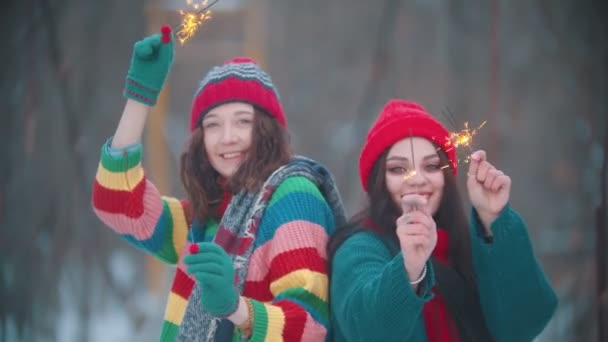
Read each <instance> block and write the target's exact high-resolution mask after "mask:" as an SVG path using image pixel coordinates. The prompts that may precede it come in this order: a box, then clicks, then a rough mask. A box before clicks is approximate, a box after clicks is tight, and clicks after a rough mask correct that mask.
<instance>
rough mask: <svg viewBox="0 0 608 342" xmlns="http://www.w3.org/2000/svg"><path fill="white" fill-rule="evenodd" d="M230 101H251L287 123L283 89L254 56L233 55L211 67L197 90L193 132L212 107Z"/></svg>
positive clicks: (279, 120)
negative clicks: (258, 63) (282, 98)
mask: <svg viewBox="0 0 608 342" xmlns="http://www.w3.org/2000/svg"><path fill="white" fill-rule="evenodd" d="M228 102H245V103H249V104H251V105H253V106H254V107H256V108H258V109H260V110H262V111H264V112H265V113H267V114H269V115H270V116H272V117H273V118H275V119H276V120H277V121H278V122H279V123H280V124H281V125H282V126H283V127H287V120H286V118H285V114H284V113H283V108H282V107H281V103H280V102H279V93H278V92H277V90H276V88H275V87H274V85H273V84H272V80H271V79H270V76H268V74H267V73H266V72H264V70H262V68H260V67H259V66H258V65H257V63H256V62H255V61H254V60H253V59H251V58H247V57H237V58H233V59H229V60H227V61H226V62H224V64H222V65H220V66H216V67H213V68H212V69H211V70H209V72H208V73H207V75H206V76H205V78H203V80H202V81H201V83H200V86H199V87H198V89H197V91H196V93H195V94H194V100H193V102H192V111H191V113H190V132H192V131H193V130H194V129H196V128H197V127H199V126H200V124H201V121H202V119H203V117H204V116H205V114H207V113H208V112H209V111H210V110H211V109H213V108H215V107H217V106H220V105H222V104H224V103H228Z"/></svg>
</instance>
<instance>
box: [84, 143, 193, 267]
mask: <svg viewBox="0 0 608 342" xmlns="http://www.w3.org/2000/svg"><path fill="white" fill-rule="evenodd" d="M110 143H111V140H108V141H107V142H106V143H105V144H104V145H103V147H102V149H101V160H100V162H99V167H98V169H97V175H96V177H95V181H94V184H93V196H92V202H93V210H94V212H95V214H96V215H97V216H98V217H99V218H100V219H101V221H103V222H104V223H105V224H106V225H108V226H109V227H110V228H112V229H113V230H114V231H115V232H117V233H118V234H120V235H121V237H123V238H124V239H126V240H127V241H129V242H130V243H131V244H133V245H135V246H136V247H138V248H140V249H143V250H145V251H146V252H148V253H150V254H152V255H154V256H156V257H157V258H159V259H160V260H163V261H165V262H167V263H171V264H175V263H177V261H178V255H179V252H180V251H182V249H183V247H184V245H185V243H186V238H187V231H188V223H187V218H186V216H187V215H186V208H187V206H188V205H187V203H185V202H181V201H179V200H177V199H175V198H171V197H161V195H160V193H159V192H158V190H157V189H156V187H155V186H154V184H152V182H150V181H149V180H148V179H147V178H146V176H145V174H144V169H143V167H142V165H141V155H142V147H141V145H140V144H138V145H134V146H132V147H130V148H128V149H123V150H122V153H119V154H117V153H115V152H116V150H112V149H111V148H110Z"/></svg>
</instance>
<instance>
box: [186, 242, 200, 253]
mask: <svg viewBox="0 0 608 342" xmlns="http://www.w3.org/2000/svg"><path fill="white" fill-rule="evenodd" d="M188 249H189V250H190V254H196V253H198V251H199V249H198V244H196V243H193V244H191V245H190V247H189V248H188Z"/></svg>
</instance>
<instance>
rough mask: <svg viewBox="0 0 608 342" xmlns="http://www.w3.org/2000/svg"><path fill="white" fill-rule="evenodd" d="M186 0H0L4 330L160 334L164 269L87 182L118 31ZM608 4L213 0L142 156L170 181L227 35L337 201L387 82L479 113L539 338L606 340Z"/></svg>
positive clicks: (112, 106)
mask: <svg viewBox="0 0 608 342" xmlns="http://www.w3.org/2000/svg"><path fill="white" fill-rule="evenodd" d="M185 2H186V1H185V0H173V1H168V0H158V1H144V0H129V1H124V0H105V1H92V0H78V1H77V0H20V1H3V2H2V4H1V5H0V8H2V12H1V18H2V19H1V20H0V28H1V30H0V34H1V36H2V51H3V53H2V54H0V56H1V57H0V59H1V61H2V63H1V65H2V77H1V78H0V91H1V94H2V96H1V97H0V109H1V111H0V113H1V120H0V156H1V160H2V162H1V163H0V341H151V340H157V339H158V334H159V332H160V327H161V322H162V317H163V312H164V304H165V300H166V297H167V294H168V290H169V286H170V280H171V277H172V274H173V270H172V269H171V268H170V267H168V266H165V265H162V264H160V262H158V261H156V260H154V259H152V258H150V257H148V256H145V255H144V254H142V253H140V252H139V251H137V250H134V249H133V248H131V247H130V246H128V245H127V243H126V242H124V241H122V240H120V239H119V238H118V237H117V236H116V235H114V234H113V233H112V232H111V231H110V230H108V229H107V228H105V227H104V226H103V225H102V224H101V223H100V222H99V221H98V220H97V219H96V218H95V216H94V214H93V212H92V210H91V204H90V196H91V185H92V181H93V178H94V175H95V170H96V168H97V163H98V157H99V148H100V146H101V144H102V143H103V142H104V141H105V140H106V139H107V138H108V137H109V136H110V135H112V134H113V132H114V129H115V127H116V125H117V123H118V119H119V117H120V114H121V111H122V107H123V105H124V99H123V97H122V96H121V91H122V86H123V82H124V77H125V74H126V71H127V68H128V66H129V60H130V54H131V47H132V45H133V43H134V42H135V41H136V40H138V39H140V38H142V37H143V36H145V35H147V34H149V33H153V32H157V31H158V30H159V28H160V26H161V25H162V24H164V23H171V24H173V25H176V24H178V23H179V16H178V15H177V13H176V12H177V10H178V9H179V8H183V7H184V6H185ZM605 9H606V6H605V2H603V1H599V0H578V1H574V0H563V1H559V2H558V1H547V0H508V1H507V0H487V1H472V0H469V1H448V0H410V1H405V0H401V1H400V0H376V1H362V0H333V1H332V0H324V1H319V0H309V1H301V0H248V1H245V0H220V1H219V2H218V4H217V5H216V6H214V8H213V12H214V13H213V17H214V18H213V19H212V20H210V21H208V22H207V23H206V24H205V25H204V26H203V27H202V29H201V31H200V32H199V33H198V34H197V35H196V36H195V37H194V38H193V39H192V40H190V41H188V42H187V43H186V45H184V46H177V47H176V60H175V64H174V66H173V69H172V72H171V75H170V78H169V81H168V83H167V85H166V87H165V91H164V93H163V97H162V100H161V101H160V103H159V105H158V106H157V107H156V109H155V111H154V113H153V115H151V119H150V121H149V122H148V127H147V130H146V133H145V141H144V146H145V153H146V155H145V157H144V161H145V166H146V168H147V169H146V170H147V174H148V176H149V177H151V178H152V180H153V181H154V182H155V183H156V184H157V186H158V188H159V189H161V190H162V191H163V192H165V193H167V194H173V195H183V193H184V192H183V190H182V189H181V185H180V184H179V182H178V179H179V177H178V174H177V165H178V158H179V153H180V151H181V149H182V146H183V143H184V140H185V137H186V133H187V120H188V114H189V110H190V103H191V98H192V94H193V91H194V90H195V88H196V86H197V82H198V81H199V80H200V79H201V78H202V77H203V75H204V73H205V72H206V71H207V70H208V69H209V68H210V67H211V66H213V65H215V64H219V63H221V62H222V61H223V60H225V59H227V58H229V57H233V56H236V55H248V56H252V57H254V58H256V59H257V60H258V62H259V63H260V64H261V65H262V66H264V67H265V68H266V69H267V70H268V71H269V72H270V74H271V76H272V78H273V81H274V82H275V84H276V85H277V87H278V89H279V91H280V92H281V96H282V97H281V98H282V102H283V105H284V107H285V110H286V113H287V117H288V121H289V127H290V130H291V134H292V141H293V144H294V147H295V150H296V152H298V153H300V154H305V155H308V156H311V157H313V158H315V159H318V160H320V161H321V162H323V163H324V164H326V165H327V166H328V167H329V168H330V169H331V170H332V171H333V172H334V174H335V176H336V178H337V180H338V183H339V187H340V190H341V191H342V195H343V197H344V200H345V202H346V205H347V207H348V212H349V213H350V214H352V213H354V212H355V211H356V209H357V208H358V205H359V204H360V202H361V199H362V192H361V191H360V190H359V189H360V186H359V182H358V175H357V158H358V152H359V150H360V148H361V146H362V143H363V139H364V136H365V133H366V131H367V128H368V127H369V125H370V124H371V122H372V121H373V120H374V118H375V116H376V114H377V112H378V110H379V109H380V107H381V106H382V104H383V103H384V102H385V101H386V100H387V99H389V98H392V97H400V98H405V99H410V100H416V101H418V102H420V103H422V104H423V105H425V106H426V107H427V108H428V109H429V110H430V111H431V112H433V113H436V114H437V115H438V117H439V119H441V120H443V121H444V122H446V123H447V124H448V126H449V127H451V128H452V129H459V128H462V126H463V124H464V122H466V121H468V122H469V123H470V124H471V126H475V125H478V124H480V123H481V122H482V121H484V120H487V124H486V125H485V126H484V127H483V128H482V129H481V130H480V132H479V134H478V135H477V136H476V140H475V141H474V147H475V148H484V149H486V150H487V151H488V155H489V158H490V159H491V160H492V161H493V162H494V163H495V165H497V166H498V167H499V168H502V169H504V170H505V171H506V172H507V173H508V174H510V175H511V176H512V178H513V195H512V201H511V202H512V206H513V207H515V208H516V209H517V210H518V211H520V212H521V214H522V215H523V216H524V217H525V218H526V220H527V221H528V224H529V228H530V235H531V238H532V240H533V244H534V247H535V251H536V253H537V255H538V257H539V259H540V262H541V264H542V265H543V267H544V268H545V270H546V271H547V273H548V275H549V278H550V280H551V283H552V284H553V286H554V287H555V289H556V291H557V293H558V295H559V299H560V304H559V308H558V311H557V313H556V314H555V316H554V318H553V319H552V321H551V322H550V324H549V326H548V327H547V329H546V330H545V331H544V332H543V334H542V336H541V337H539V338H538V341H600V340H601V339H602V338H604V339H603V341H608V290H607V288H606V286H607V285H606V284H607V278H606V273H607V272H608V260H607V259H608V256H607V255H608V254H607V252H606V245H607V243H608V237H607V235H608V232H607V231H608V227H607V223H606V222H608V218H607V217H608V216H607V214H606V192H607V188H608V185H607V179H608V171H607V170H606V156H607V149H608V137H607V135H608V129H607V126H608V113H607V108H608V97H607V96H606V94H607V93H608V92H607V90H608V89H607V88H608V87H607V76H608V75H607V72H606V71H607V70H606V67H607V64H606V61H608V54H607V50H608V45H607V44H606V32H608V29H607V27H606V26H608V24H607V21H606V20H605V18H606V11H605ZM602 32H603V33H602ZM446 108H449V109H450V111H451V113H452V116H453V119H454V121H455V123H456V127H454V125H453V124H452V126H450V123H449V122H447V121H446V120H445V117H443V116H441V115H440V113H441V112H442V111H444V110H445V109H446ZM461 174H462V173H461ZM602 208H603V209H602ZM598 247H599V248H598ZM514 281H526V280H525V279H514ZM602 289H603V294H600V291H601V290H602ZM602 308H603V315H604V316H603V322H600V318H599V317H600V312H601V311H602ZM602 329H603V330H602ZM600 334H603V335H600ZM602 336H603V337H602Z"/></svg>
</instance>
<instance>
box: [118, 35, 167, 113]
mask: <svg viewBox="0 0 608 342" xmlns="http://www.w3.org/2000/svg"><path fill="white" fill-rule="evenodd" d="M161 31H162V34H154V35H151V36H148V37H146V38H144V39H142V40H140V41H138V42H137V43H135V45H134V46H133V54H132V56H131V66H130V67H129V71H128V73H127V80H126V82H125V89H124V92H123V94H124V96H125V97H126V98H129V99H133V100H135V101H138V102H141V103H143V104H145V105H148V106H154V105H155V104H156V100H157V99H158V94H159V93H160V91H161V89H162V88H163V84H164V83H165V79H166V78H167V75H168V74H169V70H170V69H171V64H173V54H174V51H175V48H174V45H173V41H174V39H173V34H172V33H171V27H169V26H163V27H162V30H161Z"/></svg>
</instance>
